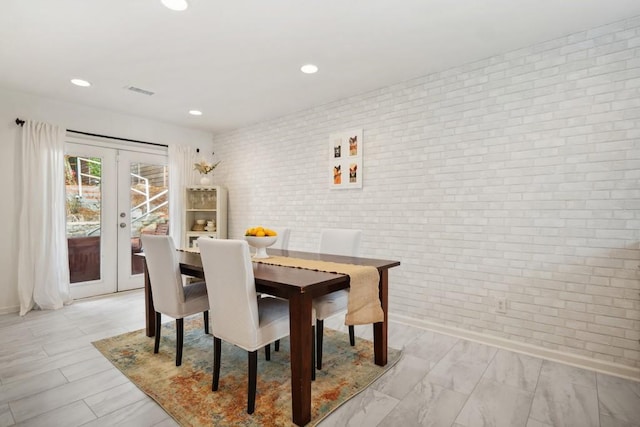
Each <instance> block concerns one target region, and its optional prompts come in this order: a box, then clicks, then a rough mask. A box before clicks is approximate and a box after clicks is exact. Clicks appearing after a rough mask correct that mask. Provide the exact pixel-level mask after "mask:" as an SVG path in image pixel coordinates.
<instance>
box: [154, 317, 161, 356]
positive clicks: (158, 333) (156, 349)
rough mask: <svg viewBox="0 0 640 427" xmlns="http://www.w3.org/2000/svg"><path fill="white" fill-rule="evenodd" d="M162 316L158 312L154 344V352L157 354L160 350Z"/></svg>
mask: <svg viewBox="0 0 640 427" xmlns="http://www.w3.org/2000/svg"><path fill="white" fill-rule="evenodd" d="M161 321H162V314H160V312H158V311H156V341H155V343H154V344H153V352H154V353H157V352H158V350H160V330H161V329H162V324H161Z"/></svg>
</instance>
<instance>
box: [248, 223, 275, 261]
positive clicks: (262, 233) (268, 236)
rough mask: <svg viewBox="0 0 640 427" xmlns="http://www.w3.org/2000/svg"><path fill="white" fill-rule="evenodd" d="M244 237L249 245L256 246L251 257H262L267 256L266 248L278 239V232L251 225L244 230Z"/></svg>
mask: <svg viewBox="0 0 640 427" xmlns="http://www.w3.org/2000/svg"><path fill="white" fill-rule="evenodd" d="M244 238H245V240H246V241H247V243H249V246H251V247H252V248H256V253H255V255H253V257H254V258H257V259H263V258H269V255H268V254H267V248H268V247H269V246H271V245H273V244H274V243H275V242H276V241H277V240H278V234H277V233H276V232H275V231H273V230H270V229H268V228H264V227H253V228H249V229H247V231H245V233H244Z"/></svg>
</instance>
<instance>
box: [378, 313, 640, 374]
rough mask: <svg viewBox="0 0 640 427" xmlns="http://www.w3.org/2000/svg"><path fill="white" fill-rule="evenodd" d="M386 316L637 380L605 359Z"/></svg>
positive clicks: (632, 370)
mask: <svg viewBox="0 0 640 427" xmlns="http://www.w3.org/2000/svg"><path fill="white" fill-rule="evenodd" d="M389 320H390V321H393V322H397V323H403V324H405V325H410V326H415V327H417V328H421V329H426V330H430V331H433V332H438V333H442V334H445V335H451V336H454V337H457V338H463V339H466V340H469V341H475V342H478V343H481V344H486V345H490V346H493V347H498V348H502V349H505V350H510V351H515V352H517V353H523V354H527V355H529V356H534V357H539V358H542V359H547V360H552V361H554V362H559V363H564V364H567V365H571V366H576V367H579V368H584V369H589V370H592V371H596V372H602V373H604V374H609V375H614V376H617V377H622V378H626V379H630V380H634V381H640V369H638V368H634V367H631V366H625V365H620V364H618V363H612V362H607V361H604V360H597V359H592V358H589V357H584V356H580V355H577V354H571V353H566V352H562V351H558V350H550V349H546V348H543V347H539V346H536V345H532V344H527V343H522V342H518V341H513V340H509V339H506V338H501V337H496V336H491V335H488V334H483V333H480V332H474V331H469V330H465V329H461V328H456V327H453V326H447V325H441V324H438V323H434V322H430V321H427V320H420V319H415V318H412V317H407V316H401V315H397V314H392V313H389Z"/></svg>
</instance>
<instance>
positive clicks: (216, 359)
mask: <svg viewBox="0 0 640 427" xmlns="http://www.w3.org/2000/svg"><path fill="white" fill-rule="evenodd" d="M221 352H222V340H221V339H220V338H216V337H213V381H212V383H211V391H216V390H218V383H219V381H220V354H221Z"/></svg>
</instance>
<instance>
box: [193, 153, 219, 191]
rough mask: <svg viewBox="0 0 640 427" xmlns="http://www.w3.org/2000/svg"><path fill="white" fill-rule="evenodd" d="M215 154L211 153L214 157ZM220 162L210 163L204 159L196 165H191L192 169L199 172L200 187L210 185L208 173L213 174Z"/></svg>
mask: <svg viewBox="0 0 640 427" xmlns="http://www.w3.org/2000/svg"><path fill="white" fill-rule="evenodd" d="M215 154H216V153H211V155H212V156H214V155H215ZM219 164H220V162H216V163H210V162H208V161H206V160H205V159H202V160H200V161H199V162H197V163H194V164H193V169H194V170H197V171H198V172H200V175H201V177H200V185H210V184H211V179H210V178H209V177H208V176H207V175H208V174H209V173H211V172H213V170H214V169H215V168H216V166H218V165H219Z"/></svg>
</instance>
